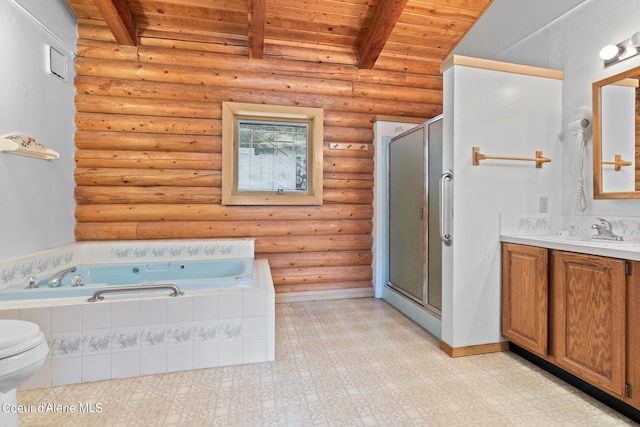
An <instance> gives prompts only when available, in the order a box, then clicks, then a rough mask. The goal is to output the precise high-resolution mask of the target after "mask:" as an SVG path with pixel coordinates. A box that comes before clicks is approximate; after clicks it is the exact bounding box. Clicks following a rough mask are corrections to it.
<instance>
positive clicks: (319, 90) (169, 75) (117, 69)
mask: <svg viewBox="0 0 640 427" xmlns="http://www.w3.org/2000/svg"><path fill="white" fill-rule="evenodd" d="M175 63H178V64H182V63H183V62H182V59H179V60H177V61H176V62H175ZM175 63H174V64H175ZM75 70H76V74H78V75H81V76H92V77H108V78H116V79H129V80H143V81H150V82H162V83H186V84H192V85H193V84H197V85H203V86H221V87H228V88H243V89H260V90H262V89H266V90H277V91H282V92H293V93H312V94H323V95H334V96H336V95H342V96H350V94H351V92H352V85H351V83H350V82H340V81H337V80H327V79H314V78H305V77H292V76H283V77H281V76H276V75H269V76H266V75H264V74H262V73H253V72H248V71H227V70H216V71H215V72H212V70H211V63H210V64H209V66H208V67H203V68H196V67H190V66H185V65H166V64H160V65H156V64H140V63H138V62H126V61H111V60H104V59H100V60H96V59H91V58H81V57H78V58H77V59H76V60H75Z"/></svg>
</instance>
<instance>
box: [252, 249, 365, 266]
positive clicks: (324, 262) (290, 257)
mask: <svg viewBox="0 0 640 427" xmlns="http://www.w3.org/2000/svg"><path fill="white" fill-rule="evenodd" d="M255 258H256V259H266V260H268V261H269V266H270V267H271V268H272V269H281V268H294V267H296V268H301V267H333V266H339V265H340V266H341V265H368V266H371V263H372V262H373V254H372V252H371V251H341V252H305V253H280V254H273V253H272V254H256V256H255Z"/></svg>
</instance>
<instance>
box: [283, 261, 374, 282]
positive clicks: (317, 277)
mask: <svg viewBox="0 0 640 427" xmlns="http://www.w3.org/2000/svg"><path fill="white" fill-rule="evenodd" d="M271 277H272V279H273V284H274V285H287V284H289V283H295V284H301V283H326V282H338V281H346V282H352V281H366V280H369V281H370V280H371V279H372V278H373V273H372V269H371V266H370V265H353V266H332V267H301V268H271Z"/></svg>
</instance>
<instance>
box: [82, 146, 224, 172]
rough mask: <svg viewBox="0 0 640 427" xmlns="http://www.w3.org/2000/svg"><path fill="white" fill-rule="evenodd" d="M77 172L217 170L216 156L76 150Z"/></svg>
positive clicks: (206, 154)
mask: <svg viewBox="0 0 640 427" xmlns="http://www.w3.org/2000/svg"><path fill="white" fill-rule="evenodd" d="M74 158H75V162H76V167H78V168H132V169H133V168H141V169H142V168H147V169H198V170H220V169H221V168H222V155H221V154H219V153H183V152H177V153H174V152H163V151H116V150H111V151H109V150H77V151H76V153H75V156H74Z"/></svg>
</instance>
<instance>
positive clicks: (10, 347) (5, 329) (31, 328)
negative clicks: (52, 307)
mask: <svg viewBox="0 0 640 427" xmlns="http://www.w3.org/2000/svg"><path fill="white" fill-rule="evenodd" d="M44 341H45V337H44V334H43V333H42V332H41V331H40V328H39V327H38V325H36V324H35V323H31V322H25V321H24V320H3V321H2V322H0V360H2V359H5V358H7V357H11V356H15V355H16V354H20V353H23V352H25V351H28V350H31V349H32V348H35V347H37V346H38V345H40V344H42V343H43V342H44Z"/></svg>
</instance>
